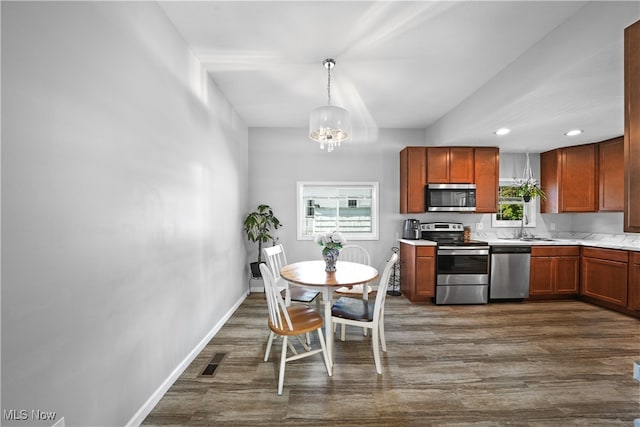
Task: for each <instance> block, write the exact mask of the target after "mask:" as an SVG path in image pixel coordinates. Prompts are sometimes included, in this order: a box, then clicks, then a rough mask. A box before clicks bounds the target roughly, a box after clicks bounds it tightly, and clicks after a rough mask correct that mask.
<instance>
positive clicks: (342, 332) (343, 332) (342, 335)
mask: <svg viewBox="0 0 640 427" xmlns="http://www.w3.org/2000/svg"><path fill="white" fill-rule="evenodd" d="M346 339H347V324H346V323H341V324H340V341H345V340H346Z"/></svg>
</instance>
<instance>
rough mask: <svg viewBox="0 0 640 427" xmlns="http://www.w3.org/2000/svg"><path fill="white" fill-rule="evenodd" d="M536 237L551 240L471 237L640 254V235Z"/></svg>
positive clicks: (478, 234)
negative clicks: (588, 247)
mask: <svg viewBox="0 0 640 427" xmlns="http://www.w3.org/2000/svg"><path fill="white" fill-rule="evenodd" d="M538 237H540V238H543V239H551V240H525V241H522V240H519V239H514V238H513V237H512V236H508V235H497V234H496V233H493V232H476V233H473V234H472V236H471V238H472V239H473V240H481V241H484V242H488V243H489V245H491V246H498V245H501V246H515V245H518V246H522V245H529V246H590V247H597V248H605V249H621V250H626V251H636V252H640V235H636V234H598V233H556V234H555V235H552V236H538ZM399 241H400V242H401V243H406V244H409V245H413V246H436V242H433V241H431V240H408V239H399Z"/></svg>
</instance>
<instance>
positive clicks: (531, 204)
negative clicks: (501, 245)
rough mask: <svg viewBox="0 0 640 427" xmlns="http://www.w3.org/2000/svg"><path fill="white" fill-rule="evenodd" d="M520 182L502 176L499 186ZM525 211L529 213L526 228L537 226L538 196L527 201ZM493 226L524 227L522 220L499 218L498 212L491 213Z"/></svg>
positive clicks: (514, 184)
mask: <svg viewBox="0 0 640 427" xmlns="http://www.w3.org/2000/svg"><path fill="white" fill-rule="evenodd" d="M517 185H518V184H516V183H515V182H514V180H513V179H503V178H500V184H499V187H506V186H510V187H511V186H513V187H516V186H517ZM524 206H525V209H526V210H525V213H526V215H527V219H528V222H527V223H526V224H525V225H524V227H525V228H535V227H536V216H537V212H538V198H535V199H531V200H530V201H528V202H527V203H525V204H524ZM491 226H492V227H495V228H520V227H522V221H519V220H518V221H504V220H499V219H498V216H497V214H492V215H491Z"/></svg>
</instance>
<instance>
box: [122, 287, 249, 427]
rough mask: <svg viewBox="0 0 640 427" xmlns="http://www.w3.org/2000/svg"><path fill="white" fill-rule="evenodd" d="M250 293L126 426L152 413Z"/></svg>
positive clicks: (232, 309)
mask: <svg viewBox="0 0 640 427" xmlns="http://www.w3.org/2000/svg"><path fill="white" fill-rule="evenodd" d="M247 296H248V294H244V295H242V297H241V298H240V299H239V300H238V301H237V302H236V303H235V304H234V305H233V307H232V308H231V309H230V310H229V311H228V312H227V313H226V314H225V315H224V317H223V318H222V319H220V321H219V322H218V323H217V324H215V325H214V327H213V328H212V329H211V330H210V331H209V332H208V333H207V335H206V336H205V337H204V338H202V340H201V341H200V342H199V343H198V344H197V345H196V346H195V348H194V349H193V350H191V352H190V353H189V354H188V355H187V357H185V358H184V360H183V361H182V362H180V364H179V365H178V366H176V368H175V369H174V370H173V372H171V374H170V375H169V377H168V378H167V379H166V380H164V381H163V382H162V384H161V385H160V387H158V388H157V389H156V391H155V392H153V394H152V395H151V396H150V397H149V399H147V401H146V402H145V403H144V404H143V405H142V407H141V408H140V409H138V411H137V412H136V413H135V414H134V415H133V417H131V419H130V420H129V421H128V422H127V424H126V426H127V427H129V426H131V427H137V426H139V425H140V424H142V422H143V421H144V419H145V418H146V417H147V415H149V414H150V413H151V411H152V410H153V408H155V406H156V405H157V404H158V402H160V399H162V396H164V394H165V393H166V392H167V391H168V390H169V388H171V386H172V385H173V383H174V382H176V380H177V379H178V378H180V375H182V373H183V372H184V371H185V370H186V369H187V368H188V367H189V365H190V364H191V362H193V361H194V360H195V358H196V357H197V356H198V354H200V352H201V351H202V349H204V348H205V346H206V345H207V344H208V343H209V341H211V340H212V339H213V337H214V336H215V335H216V334H217V333H218V331H220V329H222V327H223V326H224V324H225V323H226V322H227V320H229V318H230V317H231V316H232V315H233V313H234V312H235V311H236V310H237V309H238V307H240V304H242V302H243V301H244V300H245V299H246V298H247Z"/></svg>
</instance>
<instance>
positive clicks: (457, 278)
mask: <svg viewBox="0 0 640 427" xmlns="http://www.w3.org/2000/svg"><path fill="white" fill-rule="evenodd" d="M436 270H437V281H436V284H437V285H488V284H489V247H486V246H478V247H471V246H442V247H438V255H437V261H436Z"/></svg>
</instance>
